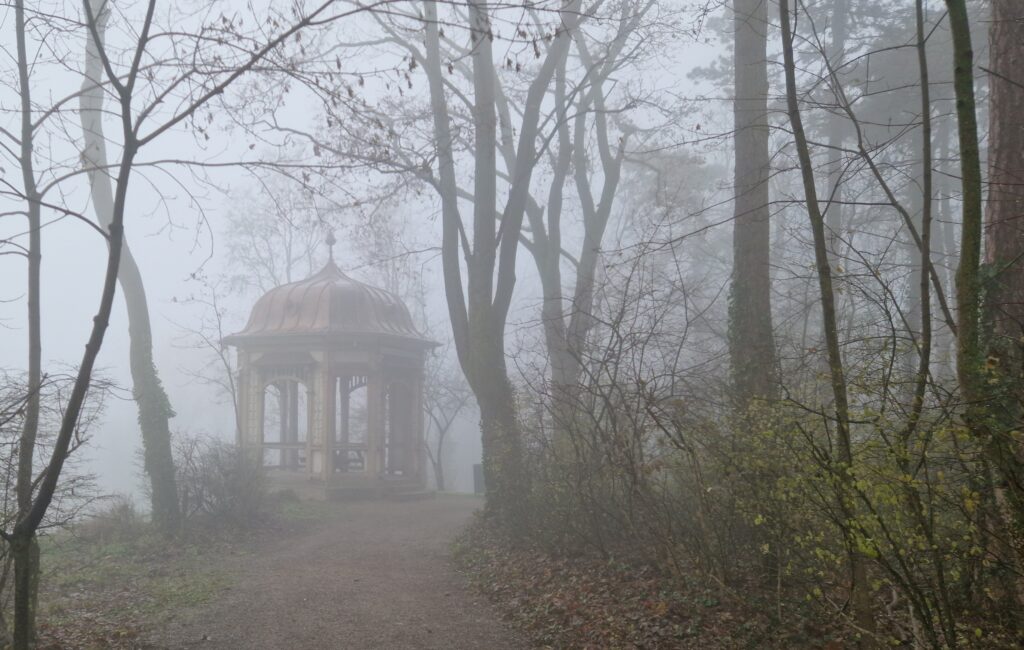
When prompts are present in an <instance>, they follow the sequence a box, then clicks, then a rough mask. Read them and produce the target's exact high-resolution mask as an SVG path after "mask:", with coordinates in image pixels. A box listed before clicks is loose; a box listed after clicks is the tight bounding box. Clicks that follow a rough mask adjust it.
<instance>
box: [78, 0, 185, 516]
mask: <svg viewBox="0 0 1024 650" xmlns="http://www.w3.org/2000/svg"><path fill="white" fill-rule="evenodd" d="M90 2H91V5H92V11H93V14H94V15H95V16H96V33H97V34H98V35H99V38H100V39H101V42H100V43H99V44H97V43H96V42H94V40H93V38H92V37H91V35H90V37H89V38H88V40H87V43H86V57H85V61H86V65H85V79H84V80H83V82H82V93H81V95H80V98H79V102H80V110H79V115H80V118H81V122H82V133H83V136H84V144H85V147H84V151H83V152H82V158H83V161H84V162H85V164H86V167H87V173H88V177H89V184H90V187H91V191H92V202H93V208H94V210H95V211H96V218H97V221H98V222H99V224H100V225H101V226H102V227H104V228H107V227H109V225H110V223H111V220H112V216H113V209H114V196H113V191H112V189H111V187H110V180H111V179H110V173H109V171H108V162H107V160H108V158H107V150H106V139H105V137H104V133H103V99H104V91H103V87H102V85H101V84H102V81H101V80H102V76H103V65H102V62H101V60H100V56H99V51H98V47H101V46H102V39H103V35H104V27H105V24H106V17H107V15H108V12H107V9H105V5H106V1H105V0H90ZM118 283H119V284H120V286H121V290H122V293H123V294H124V301H125V306H126V308H127V313H128V338H129V366H130V368H131V375H132V386H133V388H132V396H133V398H134V399H135V403H136V405H137V406H138V411H139V427H140V429H141V430H142V445H143V454H144V466H145V469H146V473H147V474H148V475H149V480H150V488H151V498H152V516H153V521H154V523H156V524H157V525H158V526H159V527H160V528H161V529H163V530H165V531H168V532H171V531H175V530H177V528H178V525H179V523H180V512H179V508H178V492H177V485H176V480H175V471H174V459H173V456H172V453H171V431H170V423H169V421H170V418H171V417H173V416H174V411H173V410H172V408H171V404H170V399H169V398H168V397H167V392H166V391H165V390H164V387H163V383H162V382H161V381H160V376H159V374H158V372H157V369H156V364H155V363H154V361H153V332H152V327H151V325H150V319H149V305H148V301H147V299H146V288H145V284H144V282H143V280H142V273H141V272H140V270H139V267H138V264H137V263H136V262H135V258H134V256H133V255H132V252H131V250H130V249H129V247H128V245H127V243H125V244H124V245H123V247H122V251H121V262H120V270H119V272H118Z"/></svg>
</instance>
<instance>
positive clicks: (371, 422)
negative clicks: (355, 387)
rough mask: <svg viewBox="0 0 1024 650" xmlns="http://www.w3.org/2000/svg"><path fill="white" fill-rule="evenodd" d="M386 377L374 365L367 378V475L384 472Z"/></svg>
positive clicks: (378, 367) (376, 365) (374, 475)
mask: <svg viewBox="0 0 1024 650" xmlns="http://www.w3.org/2000/svg"><path fill="white" fill-rule="evenodd" d="M384 390H385V388H384V377H382V376H381V368H380V365H379V364H372V365H371V366H370V368H369V372H368V374H367V377H366V475H367V476H373V477H376V476H379V475H380V474H381V473H382V472H383V471H384V426H385V423H384V417H385V413H384Z"/></svg>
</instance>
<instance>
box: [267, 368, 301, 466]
mask: <svg viewBox="0 0 1024 650" xmlns="http://www.w3.org/2000/svg"><path fill="white" fill-rule="evenodd" d="M311 418H312V413H311V411H310V399H309V395H308V389H307V388H306V385H305V384H304V383H302V382H301V381H299V380H297V379H293V378H289V377H282V378H279V379H274V380H272V381H270V382H268V383H267V384H266V385H265V386H264V388H263V440H262V444H263V464H264V466H266V467H274V468H279V469H283V470H291V471H296V470H299V469H301V468H304V467H305V466H306V442H307V440H308V437H309V430H310V420H311Z"/></svg>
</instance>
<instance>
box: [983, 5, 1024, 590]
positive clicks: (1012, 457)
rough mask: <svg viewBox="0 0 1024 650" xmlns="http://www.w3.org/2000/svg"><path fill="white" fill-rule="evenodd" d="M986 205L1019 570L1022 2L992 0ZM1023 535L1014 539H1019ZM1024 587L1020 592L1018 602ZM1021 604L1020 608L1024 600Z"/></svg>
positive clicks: (1023, 396)
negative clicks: (1017, 433)
mask: <svg viewBox="0 0 1024 650" xmlns="http://www.w3.org/2000/svg"><path fill="white" fill-rule="evenodd" d="M989 59H990V61H991V64H990V65H991V70H990V75H989V88H990V95H989V102H990V106H989V152H988V168H989V177H988V183H989V185H988V203H987V205H986V211H985V226H986V246H985V253H986V262H987V264H988V265H990V267H991V269H992V273H993V280H992V282H991V284H990V286H988V287H986V294H985V297H986V302H985V314H984V316H985V319H986V321H987V325H988V326H989V327H990V328H991V330H990V331H988V332H986V334H987V335H988V339H989V341H988V358H989V360H990V362H989V364H988V366H989V369H990V370H989V371H990V373H991V376H990V377H988V378H987V380H988V381H987V385H988V386H989V387H990V391H991V392H993V393H994V394H993V400H992V402H993V403H992V407H991V411H992V419H993V422H994V423H995V426H994V428H993V430H992V431H990V432H989V436H990V437H989V440H990V442H989V447H990V457H991V461H992V464H993V466H995V467H996V468H997V469H998V471H999V473H1000V475H1001V478H1002V479H1003V480H1002V486H1001V487H1000V488H999V489H997V491H996V495H995V496H996V502H997V503H998V504H999V507H1000V508H1001V509H1002V510H1003V512H1001V513H1000V515H1001V518H1002V519H1003V520H1004V522H1005V523H1006V524H1007V525H1006V526H1005V528H1006V530H1007V531H1008V533H1009V534H1010V538H1011V542H1010V545H1011V546H1012V547H1013V548H1012V549H1002V551H1003V553H1004V554H1012V557H1007V558H1005V559H1006V560H1008V561H1012V563H1013V564H1014V565H1016V566H1015V568H1016V569H1017V571H1018V575H1020V574H1019V571H1020V569H1021V567H1022V566H1024V539H1021V535H1020V532H1019V531H1022V530H1024V448H1022V447H1021V445H1020V443H1019V442H1017V441H1015V440H1014V439H1013V437H1012V435H1011V434H1012V432H1013V431H1016V430H1019V427H1020V423H1021V416H1022V401H1024V115H1022V113H1021V106H1022V105H1024V87H1022V85H1021V84H1024V75H1022V74H1021V71H1022V70H1024V67H1022V66H1024V4H1022V3H1021V2H1019V0H993V2H992V24H991V28H990V31H989ZM1014 532H1016V533H1017V534H1016V535H1014V534H1013V533H1014ZM1022 595H1024V588H1022V586H1021V585H1018V587H1017V598H1018V601H1019V599H1020V598H1021V597H1022ZM1018 604H1019V602H1018Z"/></svg>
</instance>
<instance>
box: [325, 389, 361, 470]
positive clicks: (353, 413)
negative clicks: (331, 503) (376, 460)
mask: <svg viewBox="0 0 1024 650" xmlns="http://www.w3.org/2000/svg"><path fill="white" fill-rule="evenodd" d="M336 386H337V391H338V392H337V395H338V399H337V400H336V412H335V419H334V421H335V423H336V426H335V431H334V440H333V443H334V445H333V446H334V472H335V473H348V472H364V473H365V472H366V470H367V462H368V461H367V453H368V439H369V435H368V430H369V410H368V406H369V399H368V398H369V393H368V387H367V379H366V377H365V376H363V375H355V376H341V377H338V378H337V381H336Z"/></svg>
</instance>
